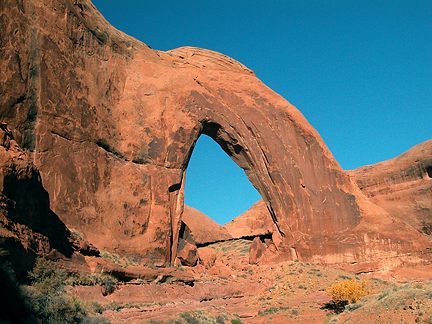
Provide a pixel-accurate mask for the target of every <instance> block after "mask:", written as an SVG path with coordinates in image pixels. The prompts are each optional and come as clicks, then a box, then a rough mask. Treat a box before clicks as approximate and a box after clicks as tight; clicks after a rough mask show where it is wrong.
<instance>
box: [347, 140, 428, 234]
mask: <svg viewBox="0 0 432 324" xmlns="http://www.w3.org/2000/svg"><path fill="white" fill-rule="evenodd" d="M347 172H348V174H349V175H350V176H351V177H352V178H353V179H354V180H355V182H356V183H357V184H358V186H359V187H360V189H361V190H362V192H363V193H364V194H366V195H367V197H368V198H369V199H370V201H372V202H373V203H374V204H377V205H378V206H380V207H382V208H383V209H385V210H386V211H387V212H388V213H389V214H390V215H392V216H394V217H397V218H400V219H402V220H404V221H406V222H407V223H409V224H410V225H411V226H413V227H414V228H415V229H417V230H419V231H421V232H423V233H425V234H427V235H432V140H429V141H426V142H424V143H421V144H418V145H416V146H414V147H413V148H411V149H409V150H408V151H406V152H405V153H403V154H401V155H399V156H398V157H395V158H393V159H391V160H388V161H384V162H380V163H377V164H374V165H367V166H363V167H360V168H358V169H356V170H351V171H347Z"/></svg>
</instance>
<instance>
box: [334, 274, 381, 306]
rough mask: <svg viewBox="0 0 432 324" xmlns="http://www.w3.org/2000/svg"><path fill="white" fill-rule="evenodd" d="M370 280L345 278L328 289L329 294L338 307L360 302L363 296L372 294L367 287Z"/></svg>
mask: <svg viewBox="0 0 432 324" xmlns="http://www.w3.org/2000/svg"><path fill="white" fill-rule="evenodd" d="M368 284H369V283H368V281H365V280H362V281H357V280H354V279H352V280H344V281H342V282H338V283H336V284H334V285H332V286H330V287H329V288H328V289H327V294H328V295H329V296H330V297H331V298H332V300H333V302H334V303H335V305H336V306H337V307H341V308H342V307H344V306H345V305H346V304H353V303H356V302H358V301H359V300H360V299H361V298H362V297H364V296H367V295H370V294H372V293H373V292H372V291H370V290H368V289H367V286H368Z"/></svg>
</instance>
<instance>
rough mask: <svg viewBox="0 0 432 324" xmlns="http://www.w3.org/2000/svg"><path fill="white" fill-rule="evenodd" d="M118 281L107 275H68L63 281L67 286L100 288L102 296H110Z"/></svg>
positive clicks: (96, 273)
mask: <svg viewBox="0 0 432 324" xmlns="http://www.w3.org/2000/svg"><path fill="white" fill-rule="evenodd" d="M117 282H118V280H117V278H116V277H113V276H111V275H109V274H107V273H98V272H92V273H90V274H89V273H80V274H75V275H70V276H68V277H67V279H66V280H65V284H66V285H69V286H97V285H99V286H101V287H103V293H104V295H108V294H111V293H112V292H114V290H115V285H116V284H117Z"/></svg>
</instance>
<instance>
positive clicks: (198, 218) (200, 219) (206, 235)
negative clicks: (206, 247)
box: [182, 205, 232, 244]
mask: <svg viewBox="0 0 432 324" xmlns="http://www.w3.org/2000/svg"><path fill="white" fill-rule="evenodd" d="M182 220H183V222H185V224H186V225H187V226H188V227H189V228H190V230H191V232H192V235H193V239H194V241H195V243H196V244H205V243H212V242H218V241H225V240H229V239H231V238H232V237H231V235H230V234H229V233H228V231H227V230H226V229H225V228H224V227H223V226H222V225H219V224H218V223H216V222H215V221H214V220H212V219H211V218H210V217H208V216H207V215H205V214H203V213H201V212H200V211H199V210H196V209H195V208H192V207H189V206H187V205H185V206H184V212H183V218H182Z"/></svg>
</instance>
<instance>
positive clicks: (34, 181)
mask: <svg viewBox="0 0 432 324" xmlns="http://www.w3.org/2000/svg"><path fill="white" fill-rule="evenodd" d="M0 248H1V249H2V250H5V251H7V253H8V255H7V257H8V258H9V261H10V262H11V263H12V265H13V267H14V268H15V270H17V271H18V275H19V276H21V275H26V271H28V270H29V269H31V268H32V266H33V262H34V260H35V258H36V257H38V256H44V257H48V258H52V259H59V258H71V257H72V255H73V253H75V252H81V253H83V254H85V255H94V256H96V255H99V251H98V250H97V249H95V248H94V247H93V246H92V245H91V244H88V242H85V241H83V240H82V239H80V238H79V237H77V236H76V235H74V234H72V233H71V232H70V231H69V230H68V229H67V228H66V226H65V225H64V224H63V222H62V221H61V220H60V219H59V218H58V216H57V215H56V214H54V213H53V212H52V210H51V209H50V207H49V197H48V193H47V192H46V190H45V189H44V188H43V186H42V183H41V176H40V173H39V171H38V170H37V168H36V167H35V166H34V164H33V163H32V161H31V160H30V158H29V156H28V155H27V154H26V153H25V152H24V151H23V150H22V149H21V148H20V147H19V145H18V144H17V143H16V141H15V140H14V137H13V134H12V132H11V131H10V129H9V128H8V127H7V125H6V124H3V123H0Z"/></svg>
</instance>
